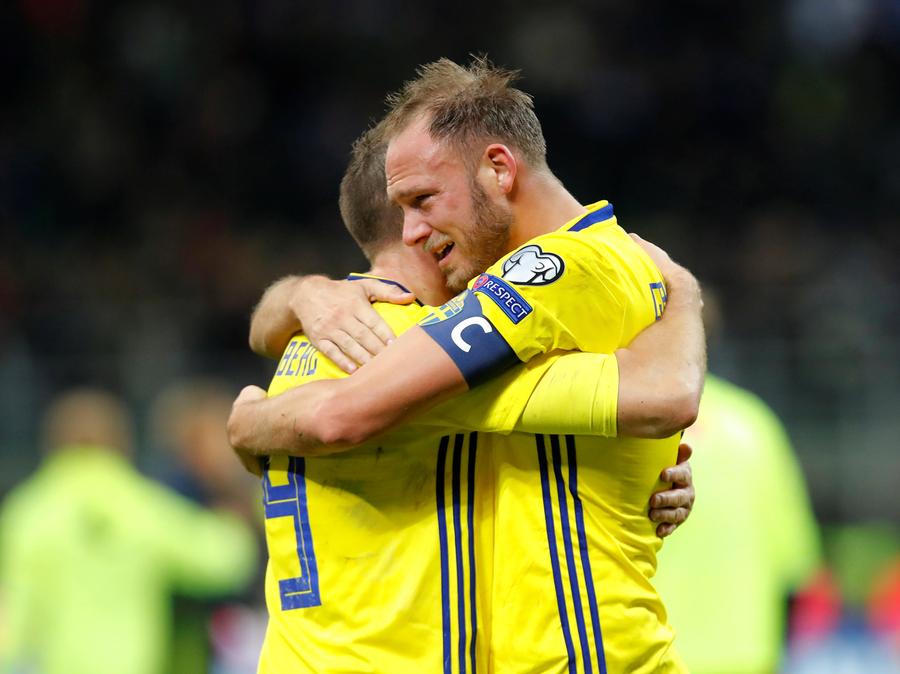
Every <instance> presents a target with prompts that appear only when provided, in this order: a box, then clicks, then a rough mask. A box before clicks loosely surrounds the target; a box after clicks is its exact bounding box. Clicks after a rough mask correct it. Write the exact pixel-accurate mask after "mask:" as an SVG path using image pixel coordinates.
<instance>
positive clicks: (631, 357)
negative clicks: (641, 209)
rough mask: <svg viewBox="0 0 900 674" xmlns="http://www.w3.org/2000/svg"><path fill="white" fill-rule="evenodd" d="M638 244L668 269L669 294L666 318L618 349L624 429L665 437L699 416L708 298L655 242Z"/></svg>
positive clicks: (621, 429)
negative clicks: (703, 311) (704, 296)
mask: <svg viewBox="0 0 900 674" xmlns="http://www.w3.org/2000/svg"><path fill="white" fill-rule="evenodd" d="M635 238H636V239H637V237H635ZM638 243H639V244H640V245H641V247H642V248H644V250H645V251H646V252H647V253H648V254H649V255H650V257H651V258H652V259H653V261H654V262H655V263H656V265H657V266H658V267H659V269H660V271H661V272H662V274H663V276H664V278H665V280H666V286H667V289H668V295H669V299H668V303H667V306H666V311H665V314H664V316H663V319H662V320H660V321H657V322H656V323H654V324H653V325H651V326H650V327H648V328H647V329H646V330H644V331H643V332H641V333H640V334H639V335H638V336H637V337H635V338H634V340H632V342H631V344H629V345H628V347H627V348H624V349H619V350H617V351H616V359H617V360H618V363H619V406H618V424H617V425H618V434H619V435H629V436H635V437H648V438H665V437H669V436H670V435H673V434H675V433H677V432H678V431H681V430H684V429H685V428H687V427H688V426H690V425H691V424H692V423H694V421H695V420H696V418H697V412H698V409H699V406H700V395H701V393H702V392H703V381H704V379H705V377H706V338H705V334H704V331H703V320H702V316H701V309H702V307H703V300H702V299H701V295H700V285H699V284H698V283H697V279H695V278H694V277H693V275H692V274H691V273H690V272H689V271H687V270H686V269H685V268H684V267H681V266H679V265H677V264H675V263H674V262H672V260H671V259H670V258H669V256H668V255H666V254H665V253H664V252H663V251H662V250H660V249H659V248H657V247H656V246H653V244H650V243H647V242H646V241H642V240H639V239H638Z"/></svg>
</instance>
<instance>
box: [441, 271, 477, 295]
mask: <svg viewBox="0 0 900 674" xmlns="http://www.w3.org/2000/svg"><path fill="white" fill-rule="evenodd" d="M476 275H477V272H476V273H475V274H471V275H470V274H468V273H467V272H465V271H463V270H461V269H459V268H458V267H448V268H447V269H445V270H444V278H446V279H447V289H448V290H449V291H450V292H451V293H453V294H454V295H458V294H459V293H461V292H462V291H463V290H465V289H466V286H468V285H469V281H470V280H471V279H472V278H474V277H475V276H476Z"/></svg>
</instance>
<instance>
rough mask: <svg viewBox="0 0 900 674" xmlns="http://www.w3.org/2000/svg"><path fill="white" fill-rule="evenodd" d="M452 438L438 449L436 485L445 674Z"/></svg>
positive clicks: (444, 439)
mask: <svg viewBox="0 0 900 674" xmlns="http://www.w3.org/2000/svg"><path fill="white" fill-rule="evenodd" d="M449 444H450V436H449V435H445V436H444V437H442V438H441V444H440V447H439V448H438V456H437V470H436V471H435V473H436V476H435V485H436V493H435V496H436V497H437V516H438V538H439V540H440V544H441V620H442V624H443V629H444V660H443V662H444V674H451V673H452V671H453V664H452V663H451V662H450V569H449V563H448V560H447V520H446V513H445V510H444V508H445V504H444V483H445V478H444V472H445V470H446V466H447V446H448V445H449Z"/></svg>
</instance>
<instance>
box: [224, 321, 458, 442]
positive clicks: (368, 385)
mask: <svg viewBox="0 0 900 674" xmlns="http://www.w3.org/2000/svg"><path fill="white" fill-rule="evenodd" d="M410 363H417V364H418V367H411V366H410ZM466 388H467V384H466V382H465V379H464V378H463V375H462V373H461V372H460V370H459V368H458V367H457V366H456V364H455V363H454V362H453V360H452V359H451V358H450V356H449V355H447V352H446V351H444V349H442V348H441V347H440V345H439V344H438V343H437V342H436V341H434V340H433V339H432V338H431V337H429V336H428V335H427V334H426V333H425V331H424V330H422V328H420V327H418V326H416V327H414V328H412V329H411V330H408V331H407V332H405V333H404V334H403V335H402V336H401V337H399V338H398V339H396V340H395V341H394V342H393V343H392V344H391V345H390V346H389V347H388V348H386V349H385V350H384V351H383V352H382V353H381V354H380V355H379V356H378V358H374V359H372V361H371V362H369V363H368V364H367V365H366V366H365V367H362V368H360V369H359V371H358V372H356V373H355V374H354V375H353V376H352V377H346V378H344V379H335V380H329V381H317V382H312V383H310V384H306V385H305V386H301V387H299V388H295V389H291V390H290V391H286V392H284V393H282V394H281V395H278V396H275V397H273V398H266V393H265V391H263V390H262V389H261V388H258V387H255V386H248V387H246V388H245V389H244V390H243V391H242V392H241V395H240V396H239V397H238V399H237V400H235V403H234V406H233V407H232V411H231V417H230V418H229V420H228V439H229V441H230V443H231V446H232V447H234V448H235V449H236V450H238V451H239V452H244V453H246V454H278V453H282V454H293V455H298V456H301V455H316V454H328V453H332V452H337V451H341V450H343V449H347V448H349V447H352V446H354V445H358V444H360V443H362V442H365V441H367V440H369V439H371V438H372V437H374V436H376V435H379V434H381V433H383V432H385V431H387V430H390V429H391V428H394V427H395V426H397V425H399V424H400V423H401V422H403V421H405V420H407V419H409V418H410V417H411V416H413V415H415V414H418V413H419V412H422V411H423V410H425V409H427V408H429V407H431V406H432V405H435V404H437V403H438V402H440V401H442V400H444V399H446V398H449V397H452V396H454V395H458V394H460V393H462V392H463V391H465V390H466Z"/></svg>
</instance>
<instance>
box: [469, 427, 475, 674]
mask: <svg viewBox="0 0 900 674" xmlns="http://www.w3.org/2000/svg"><path fill="white" fill-rule="evenodd" d="M477 450H478V433H470V434H469V467H468V475H467V480H468V487H467V491H468V497H469V502H468V507H469V512H468V513H467V514H468V520H469V521H468V525H469V603H470V604H471V609H470V610H471V616H472V617H471V621H470V625H471V628H472V639H471V641H470V643H469V659H470V661H471V665H472V672H473V674H474V673H475V672H476V671H477V670H476V666H475V639H476V637H477V636H478V631H477V626H478V614H477V612H476V609H475V596H476V592H475V589H476V586H475V452H476V451H477Z"/></svg>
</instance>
